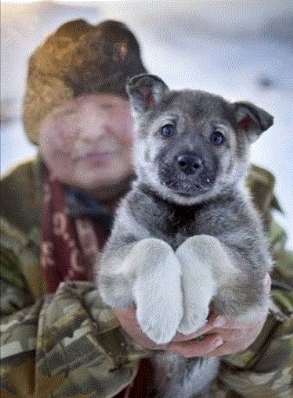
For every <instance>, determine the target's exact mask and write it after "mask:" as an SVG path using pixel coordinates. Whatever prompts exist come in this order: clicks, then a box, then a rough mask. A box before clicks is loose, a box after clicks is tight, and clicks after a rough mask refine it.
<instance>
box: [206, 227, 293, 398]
mask: <svg viewBox="0 0 293 398" xmlns="http://www.w3.org/2000/svg"><path fill="white" fill-rule="evenodd" d="M283 236H284V232H283V231H282V229H281V228H279V227H278V226H277V225H276V224H274V225H273V228H272V234H271V243H272V245H273V246H274V248H275V249H274V248H272V251H273V252H274V253H275V255H274V259H275V267H274V270H273V272H272V275H271V276H272V290H271V305H270V311H269V316H268V318H267V321H266V323H265V325H264V328H263V330H262V332H261V333H260V335H259V337H258V338H257V340H256V341H255V342H254V343H253V344H252V345H251V346H250V347H249V348H248V349H247V350H246V351H244V352H242V353H239V354H237V355H231V356H227V357H225V358H223V360H222V364H221V370H220V373H219V377H218V380H217V382H216V383H215V385H214V396H215V397H229V398H230V397H231V398H234V397H235V398H236V397H245V398H263V397H270V398H280V397H284V398H287V397H288V398H289V397H293V252H291V251H286V250H284V249H282V248H280V242H281V241H282V239H283Z"/></svg>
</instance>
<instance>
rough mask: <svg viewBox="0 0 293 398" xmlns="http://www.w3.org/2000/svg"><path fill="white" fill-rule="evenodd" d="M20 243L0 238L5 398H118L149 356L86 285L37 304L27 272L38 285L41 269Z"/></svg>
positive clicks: (66, 287)
mask: <svg viewBox="0 0 293 398" xmlns="http://www.w3.org/2000/svg"><path fill="white" fill-rule="evenodd" d="M2 232H3V230H2ZM13 235H14V236H13ZM16 238H19V236H16V235H15V234H12V233H10V236H8V235H7V234H2V236H1V243H2V244H1V267H0V276H1V326H0V327H1V397H2V398H10V397H25V398H30V397H31V398H47V397H56V398H57V397H62V398H64V397H74V398H81V397H83V398H84V397H85V396H94V397H97V398H106V397H107V398H108V397H113V396H115V395H116V394H117V393H119V392H120V391H121V390H123V389H124V388H125V387H126V386H127V385H129V384H130V383H131V382H132V380H133V379H134V377H135V375H136V373H137V369H138V364H139V361H140V359H141V358H142V357H145V356H146V355H147V354H146V352H145V351H143V350H142V349H140V348H139V347H137V346H136V345H135V344H134V343H133V342H131V341H130V340H129V339H128V337H127V336H126V335H125V334H124V333H123V331H122V329H121V328H120V326H119V324H118V322H117V320H116V319H115V317H114V315H113V313H112V312H111V311H110V310H109V309H107V308H106V307H105V306H104V305H103V304H102V302H101V301H100V300H99V298H98V297H97V298H95V300H88V299H87V297H88V296H89V294H90V292H92V291H93V289H94V286H93V285H91V284H89V283H82V282H81V283H64V284H61V285H60V288H59V289H58V290H57V292H56V293H55V294H52V295H40V297H39V298H36V297H35V294H33V292H32V291H33V289H34V288H35V292H36V291H37V290H38V288H37V287H35V286H34V285H31V286H30V285H29V283H28V282H27V275H26V273H27V272H28V273H29V279H31V280H33V279H34V282H31V283H34V284H36V281H37V280H39V279H41V268H40V266H39V265H38V267H37V265H36V264H34V261H33V258H34V255H33V253H32V252H31V253H29V252H30V251H29V247H28V245H27V244H26V245H23V244H22V243H23V242H20V241H19V239H16ZM16 242H17V243H16ZM24 246H26V247H24ZM39 290H41V288H39Z"/></svg>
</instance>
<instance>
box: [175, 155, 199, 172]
mask: <svg viewBox="0 0 293 398" xmlns="http://www.w3.org/2000/svg"><path fill="white" fill-rule="evenodd" d="M177 162H178V165H179V168H180V170H181V171H183V172H184V173H185V174H194V173H195V172H196V171H197V170H198V169H200V168H201V167H202V163H203V162H202V159H201V158H200V157H199V156H197V155H192V154H184V155H180V156H178V158H177Z"/></svg>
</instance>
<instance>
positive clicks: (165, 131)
mask: <svg viewBox="0 0 293 398" xmlns="http://www.w3.org/2000/svg"><path fill="white" fill-rule="evenodd" d="M174 133H175V127H174V126H173V125H172V124H165V125H164V126H163V127H162V128H161V135H162V136H163V137H165V138H169V137H172V135H174Z"/></svg>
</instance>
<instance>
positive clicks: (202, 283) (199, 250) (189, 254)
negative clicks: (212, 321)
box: [176, 235, 237, 334]
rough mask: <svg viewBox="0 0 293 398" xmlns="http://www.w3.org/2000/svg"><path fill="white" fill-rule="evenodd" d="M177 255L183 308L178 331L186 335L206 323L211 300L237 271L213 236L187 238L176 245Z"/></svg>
mask: <svg viewBox="0 0 293 398" xmlns="http://www.w3.org/2000/svg"><path fill="white" fill-rule="evenodd" d="M176 255H177V257H178V259H179V261H180V263H181V266H182V288H183V307H184V315H183V319H182V322H181V324H180V326H179V329H178V330H179V332H181V333H183V334H189V333H192V332H194V331H195V330H197V329H198V328H199V327H201V326H203V325H204V324H205V322H206V319H207V316H208V313H209V310H210V308H209V307H210V303H211V301H212V299H213V297H214V296H215V295H216V293H217V292H218V289H219V287H220V286H221V285H222V284H223V283H224V282H225V281H226V282H227V281H228V280H229V278H231V277H233V276H235V273H236V272H237V270H236V268H235V267H233V265H232V264H231V262H230V260H229V258H228V256H227V254H226V253H225V251H224V249H223V248H222V246H221V243H220V242H219V240H218V239H216V238H214V237H212V236H207V235H198V236H193V237H191V238H188V239H187V240H186V241H185V242H184V243H183V244H182V245H181V246H179V248H178V249H177V251H176Z"/></svg>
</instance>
